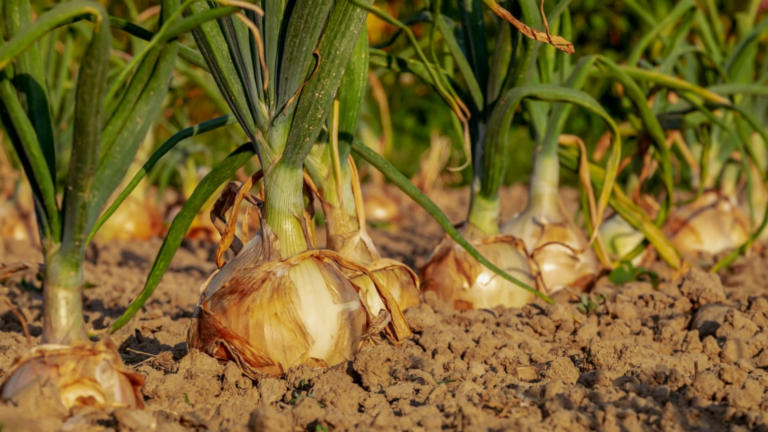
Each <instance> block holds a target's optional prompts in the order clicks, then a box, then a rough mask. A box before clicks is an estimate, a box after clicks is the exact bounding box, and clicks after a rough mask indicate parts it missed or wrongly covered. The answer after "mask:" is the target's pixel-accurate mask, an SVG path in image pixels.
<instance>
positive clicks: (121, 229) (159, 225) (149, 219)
mask: <svg viewBox="0 0 768 432" xmlns="http://www.w3.org/2000/svg"><path fill="white" fill-rule="evenodd" d="M162 229H163V217H162V215H161V214H160V210H159V209H158V208H157V205H156V204H155V203H154V202H153V201H152V200H151V199H148V198H147V197H145V196H143V194H141V193H138V194H137V195H133V194H131V195H129V196H128V197H127V198H126V199H125V201H123V202H122V203H121V204H120V207H118V208H117V211H115V213H114V214H112V216H110V217H109V219H107V221H106V222H104V225H102V226H101V228H99V231H98V232H97V233H96V235H95V236H94V238H95V239H96V240H98V241H101V242H111V241H114V240H149V239H150V238H152V237H154V236H156V235H159V234H160V233H161V231H162Z"/></svg>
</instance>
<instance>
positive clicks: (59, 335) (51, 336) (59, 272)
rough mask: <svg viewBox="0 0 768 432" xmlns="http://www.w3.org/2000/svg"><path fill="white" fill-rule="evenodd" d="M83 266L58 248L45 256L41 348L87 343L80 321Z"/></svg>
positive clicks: (77, 257) (69, 254) (79, 261)
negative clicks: (79, 342)
mask: <svg viewBox="0 0 768 432" xmlns="http://www.w3.org/2000/svg"><path fill="white" fill-rule="evenodd" d="M82 262H83V260H82V258H81V257H80V256H78V255H77V254H76V253H71V252H70V253H62V251H61V250H59V245H56V246H54V247H53V248H52V249H51V250H49V251H48V252H47V253H46V254H45V273H44V279H43V317H44V319H43V337H42V343H44V344H61V345H71V344H73V343H75V342H78V341H86V340H88V336H87V334H86V331H85V322H84V321H83V299H82V285H83V266H82Z"/></svg>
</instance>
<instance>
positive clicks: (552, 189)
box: [526, 141, 560, 222]
mask: <svg viewBox="0 0 768 432" xmlns="http://www.w3.org/2000/svg"><path fill="white" fill-rule="evenodd" d="M554 142H555V144H557V141H554ZM548 147H549V146H545V147H543V148H542V149H541V150H539V153H538V154H537V155H536V160H535V162H534V167H533V173H532V174H531V184H530V188H529V199H528V206H527V208H526V213H527V214H528V215H529V216H532V217H536V218H539V219H545V220H547V221H549V222H560V221H559V219H560V207H559V206H558V198H559V195H558V191H559V189H560V160H559V159H558V158H557V152H556V151H557V149H556V148H555V151H554V152H553V151H552V150H551V149H549V148H548Z"/></svg>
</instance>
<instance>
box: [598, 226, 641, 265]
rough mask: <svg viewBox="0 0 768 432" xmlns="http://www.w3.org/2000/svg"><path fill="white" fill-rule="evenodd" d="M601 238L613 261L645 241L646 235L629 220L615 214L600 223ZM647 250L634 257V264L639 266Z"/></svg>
mask: <svg viewBox="0 0 768 432" xmlns="http://www.w3.org/2000/svg"><path fill="white" fill-rule="evenodd" d="M599 232H600V234H599V235H600V239H601V240H602V241H603V244H604V245H605V249H606V252H608V257H609V258H610V259H611V261H618V260H620V259H621V258H623V257H625V256H626V255H627V254H628V253H630V252H632V250H633V249H635V248H636V247H637V245H639V244H640V243H642V242H643V240H644V239H645V236H644V235H643V233H641V232H640V231H637V230H636V229H635V228H634V227H633V226H632V225H630V224H629V222H627V221H626V219H624V218H623V217H621V216H620V215H619V214H614V215H613V216H611V217H610V218H608V219H606V220H605V222H603V224H602V225H600V231H599ZM644 257H645V251H643V252H641V253H640V254H638V255H637V256H636V257H635V258H633V259H632V264H633V265H634V266H639V265H640V264H641V263H642V261H643V258H644Z"/></svg>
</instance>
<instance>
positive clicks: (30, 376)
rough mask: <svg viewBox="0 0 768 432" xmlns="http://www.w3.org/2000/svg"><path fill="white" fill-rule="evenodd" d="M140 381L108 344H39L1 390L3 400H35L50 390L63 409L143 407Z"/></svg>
mask: <svg viewBox="0 0 768 432" xmlns="http://www.w3.org/2000/svg"><path fill="white" fill-rule="evenodd" d="M143 385H144V377H142V376H141V375H140V374H138V373H135V372H129V371H127V370H126V369H125V366H123V362H122V360H121V359H120V354H118V352H117V348H116V347H115V345H114V343H112V341H111V340H109V339H105V340H102V341H101V342H98V343H96V344H90V343H82V344H78V345H74V346H65V345H51V344H46V345H40V346H37V347H35V348H32V349H31V350H30V352H29V354H28V355H26V356H24V357H22V358H20V359H18V360H16V362H15V363H14V364H13V366H12V367H11V370H10V372H9V373H8V377H7V378H6V380H5V382H4V383H3V386H2V388H1V389H0V395H1V396H2V398H3V399H9V400H15V401H19V400H22V399H24V398H27V397H28V398H39V397H40V394H41V390H42V387H43V386H49V387H51V388H52V389H53V390H54V392H55V395H56V397H57V400H58V401H59V402H60V403H61V405H62V406H63V407H64V408H65V409H66V410H70V409H71V408H74V407H80V406H93V407H96V408H99V409H114V408H121V407H124V408H132V409H136V408H143V407H144V399H143V397H142V395H141V391H140V389H141V387H142V386H143Z"/></svg>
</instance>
